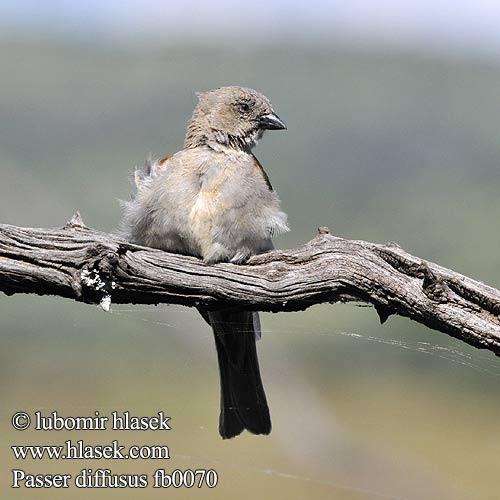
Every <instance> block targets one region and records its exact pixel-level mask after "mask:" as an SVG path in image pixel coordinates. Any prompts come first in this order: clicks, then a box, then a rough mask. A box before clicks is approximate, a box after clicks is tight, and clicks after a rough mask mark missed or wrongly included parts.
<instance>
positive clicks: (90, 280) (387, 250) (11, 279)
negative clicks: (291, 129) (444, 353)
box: [0, 214, 500, 356]
mask: <svg viewBox="0 0 500 500" xmlns="http://www.w3.org/2000/svg"><path fill="white" fill-rule="evenodd" d="M0 291H2V292H4V293H5V294H7V295H12V294H15V293H35V294H39V295H58V296H61V297H67V298H71V299H74V300H77V301H82V302H88V303H100V304H101V306H102V307H103V308H104V309H107V308H108V307H109V304H110V302H114V303H141V304H158V303H175V304H184V305H186V306H201V307H206V308H216V307H232V306H234V307H241V308H246V309H255V310H261V311H274V312H277V311H298V310H303V309H306V308H307V307H309V306H311V305H313V304H318V303H322V302H338V301H342V302H346V301H351V300H352V301H363V302H369V303H371V304H373V305H374V306H375V308H376V309H377V312H378V313H379V316H380V320H381V321H382V322H384V321H385V320H386V319H387V317H388V316H389V315H391V314H398V315H400V316H406V317H408V318H411V319H413V320H415V321H418V322H419V323H422V324H424V325H427V326H428V327H429V328H433V329H435V330H439V331H442V332H445V333H447V334H449V335H452V336H453V337H456V338H458V339H460V340H462V341H464V342H467V343H469V344H471V345H473V346H475V347H478V348H484V349H489V350H491V351H493V352H495V354H497V355H499V356H500V291H499V290H496V289H494V288H491V287H489V286H487V285H484V284H483V283H480V282H478V281H474V280H472V279H470V278H467V277H466V276H463V275H461V274H458V273H456V272H454V271H450V270H448V269H445V268H444V267H441V266H438V265H436V264H432V263H427V262H424V261H422V260H421V259H419V258H417V257H414V256H412V255H410V254H408V253H407V252H405V251H404V250H402V249H401V248H400V247H399V246H398V245H396V244H394V243H389V244H387V245H378V244H374V243H369V242H366V241H353V240H345V239H342V238H338V237H335V236H332V235H331V234H329V232H328V231H327V230H326V229H323V230H321V229H320V231H319V234H318V236H317V237H316V238H314V239H313V240H312V241H310V242H309V243H307V244H306V245H304V246H302V247H301V248H297V249H293V250H283V251H275V252H270V253H268V254H263V255H259V256H255V257H252V258H251V259H250V261H249V262H248V263H247V264H245V265H234V264H229V263H222V264H216V265H207V264H204V263H203V262H202V261H201V260H199V259H197V258H194V257H188V256H182V255H175V254H169V253H166V252H162V251H160V250H155V249H151V248H144V247H140V246H136V245H132V244H130V243H128V242H126V241H123V240H121V239H119V238H118V237H116V236H113V235H110V234H106V233H102V232H99V231H95V230H93V229H90V228H88V227H86V226H85V225H84V224H83V222H82V221H81V218H80V217H79V215H78V214H77V215H75V216H74V217H73V219H72V220H71V221H70V222H69V223H68V224H66V226H64V227H62V228H56V229H31V228H20V227H15V226H9V225H0Z"/></svg>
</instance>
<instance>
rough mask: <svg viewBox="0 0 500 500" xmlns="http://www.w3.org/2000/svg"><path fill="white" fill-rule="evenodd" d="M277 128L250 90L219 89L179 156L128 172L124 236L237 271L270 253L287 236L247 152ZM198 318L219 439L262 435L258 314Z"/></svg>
mask: <svg viewBox="0 0 500 500" xmlns="http://www.w3.org/2000/svg"><path fill="white" fill-rule="evenodd" d="M284 128H286V127H285V125H284V123H283V122H282V121H281V119H280V118H279V117H278V116H277V115H276V114H275V113H274V111H273V108H272V106H271V103H270V102H269V99H267V98H266V97H265V96H263V95H262V94H261V93H259V92H257V91H255V90H252V89H247V88H242V87H222V88H219V89H215V90H211V91H208V92H205V93H202V94H200V95H199V101H198V105H197V106H196V108H195V110H194V112H193V116H192V118H191V120H190V121H189V124H188V128H187V133H186V138H185V141H184V149H183V150H181V151H179V152H178V153H175V154H173V155H168V156H166V157H165V158H163V159H162V160H161V161H159V162H149V163H148V164H147V165H146V168H145V169H143V170H140V171H137V172H136V174H135V183H136V186H137V193H136V195H135V196H134V198H133V199H132V200H131V201H129V202H128V203H126V204H125V207H124V208H125V210H124V218H123V232H124V234H125V236H126V237H127V238H128V239H130V240H131V241H133V242H135V243H138V244H142V245H146V246H151V247H155V248H161V249H164V250H167V251H170V252H177V253H183V254H187V255H194V256H198V257H201V258H203V259H204V260H205V261H206V262H210V263H215V262H221V261H231V262H234V263H240V262H244V261H245V260H246V259H248V257H249V256H251V255H254V254H258V253H262V252H265V251H268V250H271V249H272V248H273V245H272V242H271V237H272V236H274V235H275V234H278V233H280V232H283V231H287V230H288V226H287V222H286V215H285V214H284V213H283V212H282V211H281V210H280V208H279V199H278V197H277V195H276V193H275V192H274V190H273V188H272V185H271V183H270V181H269V177H268V176H267V174H266V173H265V171H264V169H263V168H262V165H261V164H260V163H259V161H258V160H257V158H255V156H254V155H253V154H252V153H251V150H252V148H253V147H254V146H255V145H256V144H257V141H258V140H259V139H260V138H261V137H262V135H263V133H264V131H265V130H280V129H284ZM200 312H201V314H202V316H203V317H204V318H205V319H206V321H207V322H208V323H209V324H210V325H211V326H212V329H213V331H214V334H215V344H216V348H217V355H218V360H219V372H220V379H221V415H220V420H219V430H220V433H221V435H222V437H223V438H230V437H233V436H236V435H238V434H240V433H241V432H242V431H243V430H244V429H247V430H249V431H250V432H252V433H254V434H268V433H269V432H270V431H271V420H270V417H269V410H268V407H267V402H266V396H265V393H264V389H263V386H262V381H261V378H260V372H259V366H258V360H257V350H256V345H255V339H256V337H259V336H260V322H259V317H258V314H257V313H255V312H248V311H237V310H219V311H200Z"/></svg>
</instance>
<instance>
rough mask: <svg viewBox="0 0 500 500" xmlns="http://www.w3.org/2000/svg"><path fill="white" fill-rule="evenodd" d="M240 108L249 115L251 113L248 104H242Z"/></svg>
mask: <svg viewBox="0 0 500 500" xmlns="http://www.w3.org/2000/svg"><path fill="white" fill-rule="evenodd" d="M239 108H240V110H241V111H243V113H248V112H249V111H250V105H249V104H248V103H247V102H240V103H239Z"/></svg>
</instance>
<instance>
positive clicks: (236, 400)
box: [203, 311, 271, 439]
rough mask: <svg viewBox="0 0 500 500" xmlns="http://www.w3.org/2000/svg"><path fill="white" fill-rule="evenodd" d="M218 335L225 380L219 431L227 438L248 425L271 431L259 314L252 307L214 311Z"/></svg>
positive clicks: (250, 428) (260, 431) (252, 429)
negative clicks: (259, 344)
mask: <svg viewBox="0 0 500 500" xmlns="http://www.w3.org/2000/svg"><path fill="white" fill-rule="evenodd" d="M203 316H204V317H205V318H207V316H208V318H207V319H208V320H209V321H210V325H211V326H212V329H213V331H214V335H215V346H216V348H217V357H218V359H219V373H220V384H221V412H220V417H219V432H220V435H221V436H222V437H223V438H224V439H228V438H232V437H234V436H237V435H238V434H240V433H241V432H242V431H243V430H244V429H247V430H248V431H249V432H251V433H252V434H269V433H270V432H271V417H270V416H269V408H268V406H267V401H266V395H265V393H264V387H263V385H262V380H261V378H260V371H259V361H258V359H257V347H256V345H255V341H256V337H257V336H260V323H259V316H258V313H256V312H250V311H210V312H209V313H208V314H203Z"/></svg>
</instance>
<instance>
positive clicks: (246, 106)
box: [184, 87, 286, 151]
mask: <svg viewBox="0 0 500 500" xmlns="http://www.w3.org/2000/svg"><path fill="white" fill-rule="evenodd" d="M198 97H199V101H198V105H197V106H196V108H195V110H194V112H193V116H192V118H191V120H190V122H189V125H188V129H187V134H186V140H185V143H184V147H186V148H190V147H196V146H200V145H202V144H208V145H209V146H210V145H211V146H212V147H218V146H223V147H229V148H233V149H239V150H243V151H250V150H251V149H252V148H253V147H254V146H255V144H257V141H258V140H259V139H260V138H261V137H262V134H263V133H264V131H265V130H283V129H286V125H285V124H284V123H283V121H282V120H281V118H279V116H278V115H277V114H276V113H275V112H274V110H273V107H272V105H271V103H270V101H269V99H268V98H267V97H266V96H264V95H262V94H261V93H260V92H257V91H256V90H252V89H248V88H244V87H221V88H218V89H215V90H209V91H208V92H203V93H202V94H199V95H198Z"/></svg>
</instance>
